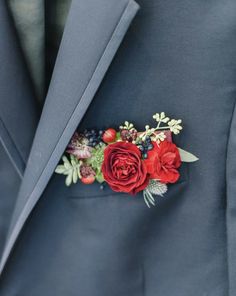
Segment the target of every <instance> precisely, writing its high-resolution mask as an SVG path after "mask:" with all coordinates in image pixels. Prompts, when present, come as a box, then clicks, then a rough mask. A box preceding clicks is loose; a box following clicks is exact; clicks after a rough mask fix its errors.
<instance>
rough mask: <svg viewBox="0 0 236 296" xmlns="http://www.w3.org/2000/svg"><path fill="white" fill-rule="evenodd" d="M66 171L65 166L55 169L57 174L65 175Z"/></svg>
mask: <svg viewBox="0 0 236 296" xmlns="http://www.w3.org/2000/svg"><path fill="white" fill-rule="evenodd" d="M65 171H66V168H65V166H64V165H58V166H57V167H56V169H55V173H57V174H64V173H65Z"/></svg>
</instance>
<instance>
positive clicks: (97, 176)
mask: <svg viewBox="0 0 236 296" xmlns="http://www.w3.org/2000/svg"><path fill="white" fill-rule="evenodd" d="M96 180H97V181H98V182H99V183H103V182H104V177H103V174H102V172H100V173H97V174H96Z"/></svg>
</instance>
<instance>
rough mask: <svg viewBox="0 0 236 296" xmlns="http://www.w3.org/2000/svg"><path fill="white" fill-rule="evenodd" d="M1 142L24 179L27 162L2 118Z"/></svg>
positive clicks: (0, 128) (0, 123) (0, 121)
mask: <svg viewBox="0 0 236 296" xmlns="http://www.w3.org/2000/svg"><path fill="white" fill-rule="evenodd" d="M0 142H1V143H2V146H3V148H4V150H5V151H6V153H7V155H8V157H9V159H10V161H11V163H12V164H13V166H14V168H15V170H16V172H17V174H18V175H19V177H20V178H21V179H22V178H23V173H24V167H25V162H24V160H23V158H22V156H21V154H20V152H19V150H18V148H17V146H16V144H15V142H14V140H13V138H12V136H11V135H10V133H9V131H8V129H7V128H6V125H5V124H4V122H3V121H2V119H1V118H0Z"/></svg>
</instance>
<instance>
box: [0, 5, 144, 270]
mask: <svg viewBox="0 0 236 296" xmlns="http://www.w3.org/2000/svg"><path fill="white" fill-rule="evenodd" d="M138 9H139V5H138V4H137V3H136V2H135V1H134V0H130V1H129V2H128V3H127V5H126V7H125V8H124V10H123V11H122V13H121V16H120V18H119V21H118V23H117V24H116V26H115V28H114V30H113V33H112V34H111V37H110V38H109V41H108V43H107V45H106V47H105V49H104V51H103V54H102V55H101V57H100V59H99V61H98V63H97V65H96V67H95V69H94V71H93V74H92V76H91V78H90V80H89V82H88V84H87V86H86V88H85V90H84V92H83V94H82V96H81V99H80V100H79V102H78V104H77V105H76V107H75V108H74V110H73V112H72V113H71V117H70V119H69V120H68V122H67V124H66V126H65V128H64V130H63V132H62V134H61V136H60V137H59V139H58V141H57V144H56V145H55V147H54V149H53V151H52V153H51V154H50V156H49V158H48V161H47V163H46V165H45V167H44V169H43V171H42V172H41V174H40V176H39V178H38V180H37V182H36V183H35V185H34V187H33V190H32V191H31V193H30V194H29V195H28V200H27V202H26V203H25V205H24V207H23V209H22V211H21V213H20V215H19V217H18V219H17V221H16V223H15V225H13V230H12V232H11V233H10V236H9V237H8V240H7V244H6V245H5V248H4V252H3V255H2V258H1V263H0V274H1V273H2V271H3V268H4V266H5V263H6V261H7V259H8V257H9V255H10V252H11V250H12V248H13V246H14V244H15V241H16V239H17V237H18V235H19V233H20V231H21V229H22V227H23V226H24V223H25V221H26V220H27V218H28V216H29V214H30V212H31V211H32V209H33V208H34V206H35V205H36V203H37V202H38V200H39V198H40V196H41V194H42V192H43V191H44V189H45V186H42V187H43V189H42V190H40V191H41V192H40V191H39V192H38V193H37V191H36V189H37V188H38V185H39V184H40V182H42V181H43V180H44V179H43V178H42V176H44V172H45V171H47V170H48V168H50V166H49V164H50V162H55V160H54V159H53V156H55V153H56V152H57V151H56V150H58V147H59V149H60V145H61V144H62V143H61V142H62V141H61V139H65V137H64V134H65V133H66V132H67V128H68V126H69V125H71V129H73V130H75V129H76V127H77V126H78V124H79V123H80V121H81V119H82V117H83V115H84V113H85V112H86V110H87V108H88V106H89V104H90V102H91V101H92V99H93V97H94V95H95V93H96V91H97V89H98V87H99V85H100V82H101V80H100V78H101V77H102V79H103V77H104V75H105V73H106V72H107V69H108V67H109V65H110V63H111V61H112V59H113V57H114V55H115V53H116V51H117V49H118V47H119V45H120V43H121V41H122V39H123V37H124V35H125V33H126V31H127V29H128V27H129V25H130V23H131V21H132V19H133V17H134V16H135V14H136V12H137V10H138ZM116 38H117V39H116ZM112 41H113V42H112ZM104 57H108V59H107V62H106V63H104V62H103V58H104ZM102 62H103V63H102ZM99 71H100V72H99ZM97 72H98V77H96V75H97ZM97 78H99V79H97ZM96 79H97V82H96V83H94V85H95V84H96V85H95V86H93V88H92V89H89V87H90V86H91V82H92V80H95V81H96ZM87 92H88V93H90V94H91V92H92V96H90V97H91V99H90V100H88V98H87V97H86V96H87ZM81 105H82V107H84V108H85V112H84V113H83V115H82V116H81V118H79V116H78V115H77V117H78V118H79V119H78V121H76V120H75V119H76V118H74V117H75V116H76V113H77V110H79V108H80V107H81ZM83 105H84V106H83ZM70 137H71V135H69V139H70ZM69 139H68V141H69ZM64 141H65V140H64ZM68 141H67V142H68ZM63 146H64V145H63ZM58 152H59V153H60V155H61V154H62V153H63V152H64V148H63V151H62V152H60V151H58ZM57 162H58V160H56V164H55V166H56V165H57ZM55 166H54V165H53V172H54V169H55ZM53 172H52V174H53ZM49 174H50V173H49ZM50 176H51V174H50ZM50 176H49V178H48V176H44V178H45V177H46V182H45V183H46V184H47V183H48V181H49V179H50ZM47 179H48V180H47ZM34 194H36V198H33V197H34V196H33V195H34ZM31 197H32V198H31Z"/></svg>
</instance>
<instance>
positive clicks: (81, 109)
mask: <svg viewBox="0 0 236 296" xmlns="http://www.w3.org/2000/svg"><path fill="white" fill-rule="evenodd" d="M137 10H138V5H137V3H136V2H135V1H133V0H122V1H121V0H119V1H117V0H96V1H95V0H74V1H72V5H71V8H70V12H69V15H68V19H67V23H66V27H65V31H64V34H63V38H62V42H61V46H60V49H59V53H58V57H57V61H56V65H55V68H54V73H53V77H52V81H51V84H50V87H49V92H48V95H47V98H46V102H45V105H44V109H43V112H42V116H41V119H40V123H39V126H38V129H37V132H36V136H35V140H34V143H33V146H32V150H31V153H30V157H29V160H28V164H27V167H26V171H25V176H24V179H23V182H22V186H21V190H20V192H19V196H18V200H17V204H16V208H15V212H14V215H13V218H12V224H11V227H10V231H9V235H8V240H7V244H6V246H5V249H4V253H3V256H2V260H1V266H0V272H1V271H2V269H3V267H4V265H5V263H6V261H7V258H8V256H9V254H10V252H11V249H12V247H13V246H14V243H15V241H16V239H17V237H18V235H19V233H20V231H21V229H22V227H23V225H24V223H25V221H26V219H27V218H28V216H29V214H30V213H31V211H32V209H33V207H34V206H35V204H36V203H37V201H38V199H39V198H40V196H41V195H42V193H43V191H44V189H45V187H46V185H47V183H48V181H49V179H50V177H51V176H52V174H53V172H54V170H55V167H56V165H57V163H58V162H59V160H60V157H61V155H62V154H63V152H64V150H65V148H66V145H67V144H68V142H69V140H70V138H71V136H72V135H73V133H74V131H75V129H76V128H77V126H78V124H79V123H80V121H81V119H82V117H83V116H84V114H85V112H86V110H87V108H88V106H89V104H90V103H91V101H92V99H93V97H94V95H95V93H96V91H97V89H98V87H99V85H100V83H101V81H102V79H103V77H104V75H105V73H106V71H107V69H108V67H109V65H110V63H111V61H112V59H113V57H114V55H115V53H116V51H117V49H118V47H119V45H120V43H121V41H122V39H123V37H124V35H125V33H126V31H127V29H128V27H129V25H130V23H131V21H132V19H133V17H134V16H135V14H136V12H137Z"/></svg>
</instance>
